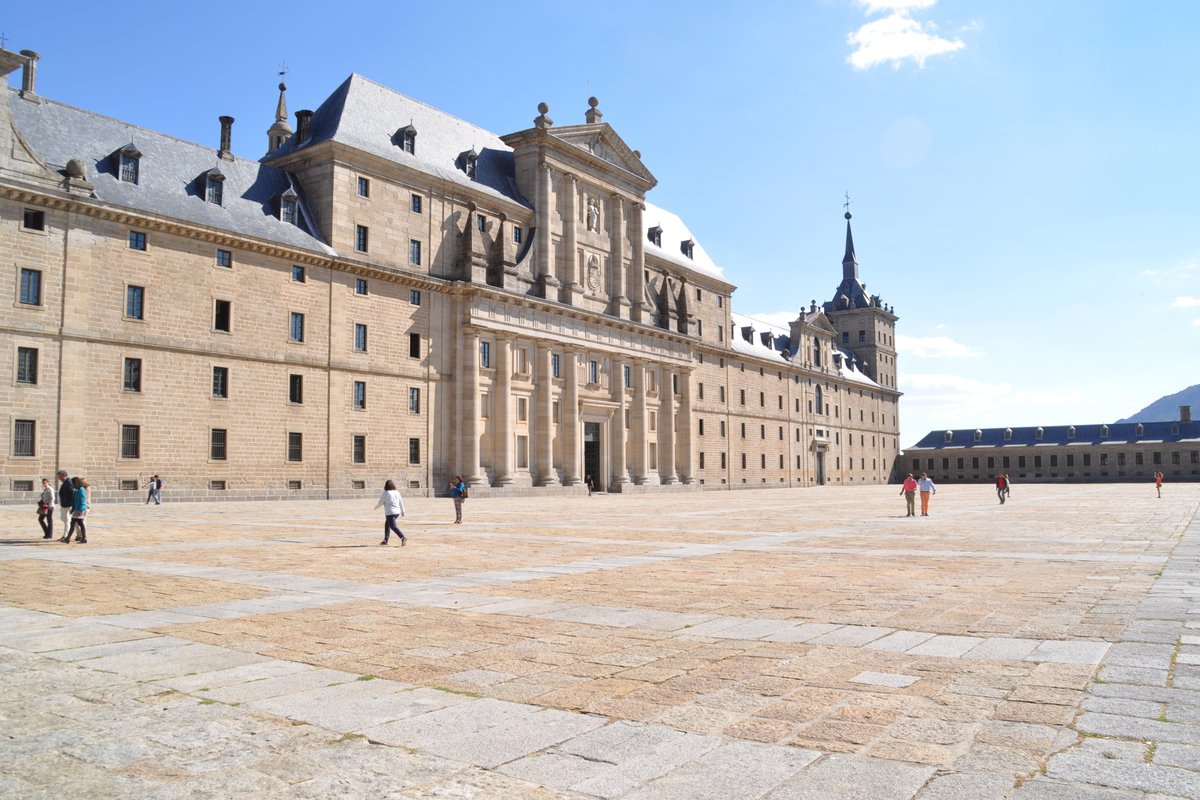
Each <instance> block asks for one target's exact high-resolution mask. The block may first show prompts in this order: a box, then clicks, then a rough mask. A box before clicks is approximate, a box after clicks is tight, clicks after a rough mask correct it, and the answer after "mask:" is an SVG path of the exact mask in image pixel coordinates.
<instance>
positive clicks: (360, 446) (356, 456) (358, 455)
mask: <svg viewBox="0 0 1200 800" xmlns="http://www.w3.org/2000/svg"><path fill="white" fill-rule="evenodd" d="M350 449H351V451H352V452H351V454H350V460H351V461H353V462H354V463H355V464H365V463H367V437H366V436H362V435H358V436H355V437H354V439H353V444H352V445H351V448H350Z"/></svg>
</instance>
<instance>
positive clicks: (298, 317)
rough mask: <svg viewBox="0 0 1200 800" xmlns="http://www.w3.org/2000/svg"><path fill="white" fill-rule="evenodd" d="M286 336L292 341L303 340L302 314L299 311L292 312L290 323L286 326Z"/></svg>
mask: <svg viewBox="0 0 1200 800" xmlns="http://www.w3.org/2000/svg"><path fill="white" fill-rule="evenodd" d="M288 338H289V339H291V340H292V341H293V342H303V341H304V315H303V314H301V313H300V312H299V311H293V312H292V319H291V324H290V326H289V328H288Z"/></svg>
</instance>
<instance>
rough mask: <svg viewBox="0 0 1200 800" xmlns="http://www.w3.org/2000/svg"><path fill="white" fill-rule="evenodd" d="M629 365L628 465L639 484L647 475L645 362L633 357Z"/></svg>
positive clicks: (635, 481) (639, 484) (634, 479)
mask: <svg viewBox="0 0 1200 800" xmlns="http://www.w3.org/2000/svg"><path fill="white" fill-rule="evenodd" d="M631 367H632V370H633V404H632V405H631V406H630V409H629V444H630V448H629V449H630V462H631V463H630V467H631V468H632V469H633V482H634V483H636V484H637V485H638V486H641V485H642V484H644V483H646V481H647V479H648V477H649V476H648V475H647V470H646V364H645V362H644V361H638V360H636V359H635V360H634V362H633V364H632V365H631Z"/></svg>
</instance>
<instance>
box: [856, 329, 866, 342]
mask: <svg viewBox="0 0 1200 800" xmlns="http://www.w3.org/2000/svg"><path fill="white" fill-rule="evenodd" d="M858 340H859V341H860V342H865V341H866V340H867V332H866V331H859V332H858Z"/></svg>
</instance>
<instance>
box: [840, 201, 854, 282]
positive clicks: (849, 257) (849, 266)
mask: <svg viewBox="0 0 1200 800" xmlns="http://www.w3.org/2000/svg"><path fill="white" fill-rule="evenodd" d="M845 216H846V255H845V256H843V257H842V280H850V279H854V280H858V258H856V257H855V255H854V234H853V233H851V232H850V218H851V217H852V216H853V214H851V213H850V212H849V211H847V212H846V214H845Z"/></svg>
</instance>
